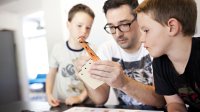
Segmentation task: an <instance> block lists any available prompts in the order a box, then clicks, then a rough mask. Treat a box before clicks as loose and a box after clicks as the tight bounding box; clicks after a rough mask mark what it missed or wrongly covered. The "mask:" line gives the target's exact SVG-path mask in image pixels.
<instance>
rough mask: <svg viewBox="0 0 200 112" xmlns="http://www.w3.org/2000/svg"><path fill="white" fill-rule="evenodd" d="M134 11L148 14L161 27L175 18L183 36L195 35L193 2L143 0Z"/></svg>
mask: <svg viewBox="0 0 200 112" xmlns="http://www.w3.org/2000/svg"><path fill="white" fill-rule="evenodd" d="M135 11H136V12H137V13H140V12H143V13H146V14H150V15H151V17H152V18H153V19H154V20H156V21H157V22H159V23H160V24H161V25H167V22H168V20H169V19H170V18H175V19H177V20H178V21H179V22H180V24H181V25H182V32H183V34H184V35H187V36H192V35H194V33H195V28H196V20H197V6H196V3H195V1H194V0H144V2H142V3H141V4H140V5H139V6H138V7H137V8H136V9H135Z"/></svg>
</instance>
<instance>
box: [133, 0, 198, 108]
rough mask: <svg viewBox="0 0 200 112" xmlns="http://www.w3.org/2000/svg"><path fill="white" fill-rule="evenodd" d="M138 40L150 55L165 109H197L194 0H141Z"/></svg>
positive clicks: (196, 53) (158, 90) (195, 12)
mask: <svg viewBox="0 0 200 112" xmlns="http://www.w3.org/2000/svg"><path fill="white" fill-rule="evenodd" d="M136 12H137V14H138V18H137V19H138V23H139V27H140V30H141V32H142V35H141V41H142V42H143V43H144V46H145V47H146V49H147V50H148V51H149V52H150V55H151V56H153V57H154V61H153V71H154V78H155V87H156V92H157V93H159V94H161V95H164V97H165V100H166V102H167V109H168V111H169V112H177V111H178V112H185V111H187V110H186V107H185V104H188V105H189V110H190V111H192V112H194V111H200V38H192V36H193V35H194V33H195V26H196V19H197V6H196V3H195V1H194V0H144V1H143V3H141V4H140V5H139V6H138V7H137V9H136Z"/></svg>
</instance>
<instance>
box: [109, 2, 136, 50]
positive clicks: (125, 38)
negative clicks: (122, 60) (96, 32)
mask: <svg viewBox="0 0 200 112" xmlns="http://www.w3.org/2000/svg"><path fill="white" fill-rule="evenodd" d="M106 18H107V24H106V27H109V28H113V29H115V30H116V32H115V33H113V34H112V36H113V37H114V39H115V41H116V42H117V43H118V45H119V46H120V47H121V48H123V49H125V50H133V49H135V47H136V46H138V40H139V35H138V32H139V31H138V24H137V22H136V21H133V20H134V18H135V17H134V16H133V15H132V13H131V8H130V7H129V6H128V5H122V6H121V7H119V8H114V9H109V10H108V11H107V13H106ZM127 24H128V25H130V30H128V31H120V30H119V27H118V28H116V26H121V27H123V25H127ZM114 27H115V28H114ZM128 27H129V26H128Z"/></svg>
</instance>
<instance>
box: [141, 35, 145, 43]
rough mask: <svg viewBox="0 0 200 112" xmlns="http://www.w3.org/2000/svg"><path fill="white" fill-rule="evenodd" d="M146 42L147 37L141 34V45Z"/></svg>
mask: <svg viewBox="0 0 200 112" xmlns="http://www.w3.org/2000/svg"><path fill="white" fill-rule="evenodd" d="M145 40H146V39H145V35H144V34H141V35H140V42H141V43H145Z"/></svg>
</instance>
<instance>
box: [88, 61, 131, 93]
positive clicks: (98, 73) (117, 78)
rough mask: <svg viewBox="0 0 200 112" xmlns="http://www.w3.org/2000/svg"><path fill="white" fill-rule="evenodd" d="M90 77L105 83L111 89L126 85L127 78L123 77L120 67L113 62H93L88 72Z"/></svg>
mask: <svg viewBox="0 0 200 112" xmlns="http://www.w3.org/2000/svg"><path fill="white" fill-rule="evenodd" d="M89 72H90V74H91V77H93V78H95V79H97V80H101V81H103V82H105V83H107V84H108V85H109V86H111V87H113V88H118V89H120V88H122V87H123V86H124V85H125V84H126V83H128V77H127V76H126V75H124V73H123V69H122V67H121V65H120V64H119V63H117V62H113V61H97V62H94V63H93V64H92V66H91V68H90V70H89Z"/></svg>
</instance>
